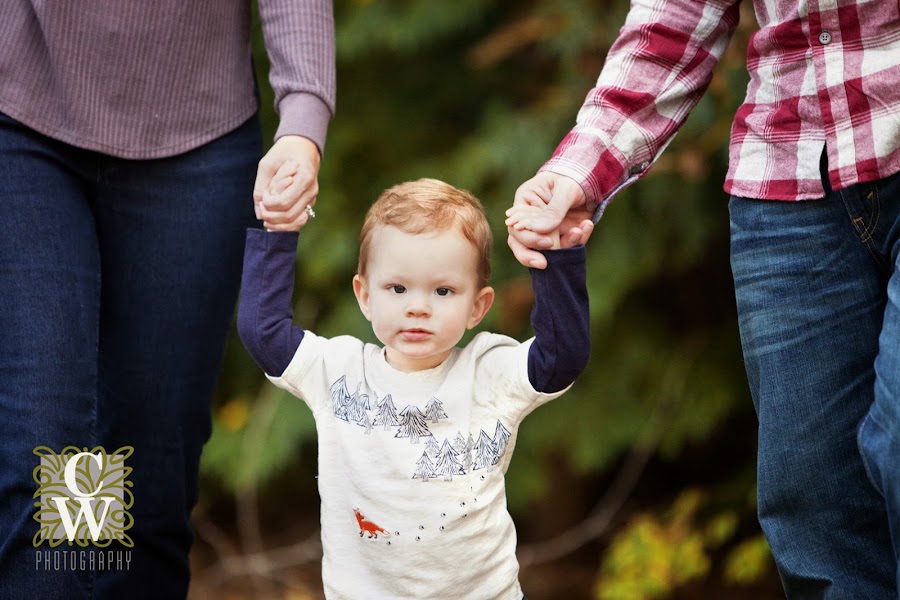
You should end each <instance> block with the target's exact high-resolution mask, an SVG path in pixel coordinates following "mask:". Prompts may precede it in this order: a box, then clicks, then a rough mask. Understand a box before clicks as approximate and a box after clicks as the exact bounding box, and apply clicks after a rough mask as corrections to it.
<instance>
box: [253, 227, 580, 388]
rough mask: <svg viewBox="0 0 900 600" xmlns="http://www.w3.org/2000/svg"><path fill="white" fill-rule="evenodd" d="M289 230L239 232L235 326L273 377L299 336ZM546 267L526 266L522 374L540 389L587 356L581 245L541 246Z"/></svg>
mask: <svg viewBox="0 0 900 600" xmlns="http://www.w3.org/2000/svg"><path fill="white" fill-rule="evenodd" d="M297 239H298V234H297V233H289V232H265V231H263V230H259V229H250V230H248V231H247V242H246V247H245V250H244V274H243V279H242V281H241V304H240V308H239V309H238V322H237V326H238V333H239V334H240V336H241V340H242V341H243V342H244V346H246V348H247V351H248V352H249V353H250V356H252V357H253V360H255V361H256V363H257V364H258V365H259V366H260V368H262V369H263V371H265V372H266V373H267V374H269V375H273V376H276V377H278V376H281V374H282V373H284V370H285V369H286V368H287V366H288V364H290V362H291V359H292V358H293V357H294V354H295V353H296V351H297V348H298V347H299V346H300V342H301V341H302V340H303V330H302V329H300V328H299V327H297V326H295V325H294V324H293V322H292V318H293V310H292V305H291V297H292V295H293V288H294V257H295V255H296V251H297ZM544 255H545V256H546V257H547V263H548V265H547V269H545V270H539V269H530V271H531V277H532V286H533V288H534V296H535V305H534V309H533V310H532V312H531V325H532V328H533V329H534V333H535V341H534V342H533V343H532V346H531V348H530V349H529V352H528V379H529V381H530V382H531V385H532V386H533V387H534V388H535V389H536V390H537V391H540V392H555V391H559V390H561V389H563V388H565V387H566V386H567V385H569V384H570V383H572V382H573V381H574V380H575V378H576V377H578V375H579V374H580V373H581V372H582V371H583V370H584V368H585V366H586V365H587V360H588V357H589V355H590V326H589V316H588V297H587V288H586V284H585V251H584V247H582V246H579V247H576V248H568V249H565V250H553V251H547V252H544Z"/></svg>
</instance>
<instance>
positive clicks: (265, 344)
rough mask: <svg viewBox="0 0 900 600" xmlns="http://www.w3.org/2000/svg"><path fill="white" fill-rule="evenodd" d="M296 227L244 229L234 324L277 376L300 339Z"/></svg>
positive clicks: (260, 360) (253, 353) (255, 355)
mask: <svg viewBox="0 0 900 600" xmlns="http://www.w3.org/2000/svg"><path fill="white" fill-rule="evenodd" d="M298 237H299V236H298V234H297V233H296V232H279V231H270V232H266V231H263V230H262V229H248V230H247V243H246V246H245V248H244V273H243V278H242V279H241V304H240V307H239V308H238V318H237V328H238V333H239V334H240V336H241V341H243V342H244V346H245V347H246V348H247V351H248V352H249V353H250V356H252V357H253V360H255V361H256V364H258V365H259V366H260V368H261V369H262V370H263V371H265V372H266V374H268V375H272V376H274V377H280V376H281V375H282V373H284V370H285V369H286V368H287V366H288V364H290V362H291V359H292V358H293V357H294V353H296V352H297V348H298V347H299V346H300V342H301V341H302V340H303V330H302V329H300V328H299V327H297V326H295V325H294V324H293V308H292V306H291V297H292V296H293V293H294V258H295V256H296V254H297V238H298Z"/></svg>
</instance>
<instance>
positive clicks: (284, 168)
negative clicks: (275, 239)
mask: <svg viewBox="0 0 900 600" xmlns="http://www.w3.org/2000/svg"><path fill="white" fill-rule="evenodd" d="M320 160H321V158H320V156H319V148H318V147H317V146H316V145H315V144H314V143H313V142H312V141H311V140H309V139H308V138H305V137H302V136H299V135H286V136H283V137H280V138H278V140H277V141H276V142H275V144H273V145H272V147H271V148H270V149H269V151H268V152H267V153H266V155H265V156H264V157H263V158H262V160H260V161H259V167H258V168H257V170H256V183H255V184H254V185H253V203H254V205H255V208H256V218H258V219H261V220H262V221H264V223H265V227H266V229H268V230H269V231H297V230H299V229H300V227H301V226H302V225H303V224H304V223H306V221H307V220H308V219H309V215H308V214H307V212H306V207H307V206H313V205H315V203H316V196H317V195H318V193H319V181H318V175H319V162H320ZM287 178H290V182H289V183H288V184H287V185H284V182H285V180H286V179H287ZM273 184H278V185H277V189H276V187H274V186H273Z"/></svg>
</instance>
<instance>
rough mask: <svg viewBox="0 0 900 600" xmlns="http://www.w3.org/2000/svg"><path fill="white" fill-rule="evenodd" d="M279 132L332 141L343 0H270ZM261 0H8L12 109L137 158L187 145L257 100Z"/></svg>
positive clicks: (2, 108)
mask: <svg viewBox="0 0 900 600" xmlns="http://www.w3.org/2000/svg"><path fill="white" fill-rule="evenodd" d="M259 12H260V18H261V21H262V29H263V35H264V38H265V44H266V49H267V51H268V54H269V59H270V63H271V69H270V72H269V80H270V82H271V84H272V88H273V89H274V91H275V104H276V111H277V112H278V114H279V127H278V131H277V133H276V138H277V137H280V136H283V135H287V134H292V135H302V136H305V137H308V138H309V139H311V140H312V141H314V142H315V143H316V144H317V145H318V147H319V150H320V151H321V150H322V149H323V147H324V144H325V132H326V129H327V126H328V121H329V120H330V118H331V115H332V114H333V113H334V95H335V67H334V60H335V59H334V22H333V16H332V3H331V0H259ZM257 108H258V102H257V98H256V92H255V79H254V73H253V65H252V60H251V54H250V0H153V1H152V2H147V1H138V0H114V1H109V0H78V1H77V2H76V1H73V0H52V1H49V2H41V1H38V0H0V112H3V113H6V114H7V115H9V116H11V117H13V118H14V119H16V120H18V121H21V122H22V123H24V124H25V125H27V126H29V127H30V128H32V129H34V130H35V131H38V132H40V133H43V134H45V135H47V136H49V137H51V138H53V139H56V140H59V141H62V142H65V143H67V144H70V145H73V146H77V147H79V148H86V149H88V150H95V151H97V152H102V153H104V154H110V155H113V156H119V157H122V158H130V159H148V158H160V157H165V156H174V155H176V154H181V153H182V152H186V151H188V150H191V149H193V148H197V147H199V146H200V145H202V144H204V143H206V142H209V141H211V140H213V139H216V138H217V137H219V136H221V135H224V134H225V133H228V132H229V131H232V130H233V129H235V128H237V127H238V126H239V125H240V124H241V123H243V122H244V121H246V120H247V119H248V118H250V117H251V116H252V115H253V114H254V113H255V112H256V110H257Z"/></svg>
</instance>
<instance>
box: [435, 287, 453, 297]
mask: <svg viewBox="0 0 900 600" xmlns="http://www.w3.org/2000/svg"><path fill="white" fill-rule="evenodd" d="M434 293H435V294H437V295H438V296H449V295H450V293H451V291H450V288H445V287H440V288H438V289H436V290H434Z"/></svg>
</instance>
